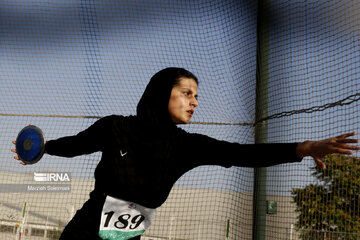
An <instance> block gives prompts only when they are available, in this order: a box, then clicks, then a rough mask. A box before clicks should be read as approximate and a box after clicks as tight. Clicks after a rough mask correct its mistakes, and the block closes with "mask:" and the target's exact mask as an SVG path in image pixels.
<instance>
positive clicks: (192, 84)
mask: <svg viewBox="0 0 360 240" xmlns="http://www.w3.org/2000/svg"><path fill="white" fill-rule="evenodd" d="M176 87H179V88H188V89H190V90H192V91H197V87H198V85H197V83H196V81H195V80H194V79H192V78H180V79H179V83H178V84H177V85H176Z"/></svg>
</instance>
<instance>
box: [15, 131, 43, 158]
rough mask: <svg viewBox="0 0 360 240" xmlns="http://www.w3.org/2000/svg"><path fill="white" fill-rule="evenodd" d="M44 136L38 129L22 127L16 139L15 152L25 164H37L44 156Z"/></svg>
mask: <svg viewBox="0 0 360 240" xmlns="http://www.w3.org/2000/svg"><path fill="white" fill-rule="evenodd" d="M44 151H45V144H44V136H43V133H42V131H41V129H40V128H38V127H36V126H33V125H29V126H27V127H24V128H23V129H22V130H21V131H20V132H19V135H18V136H17V138H16V152H17V154H18V156H19V158H20V159H21V160H22V161H23V162H25V163H26V164H34V163H37V162H38V161H39V160H40V159H41V157H42V156H43V155H44Z"/></svg>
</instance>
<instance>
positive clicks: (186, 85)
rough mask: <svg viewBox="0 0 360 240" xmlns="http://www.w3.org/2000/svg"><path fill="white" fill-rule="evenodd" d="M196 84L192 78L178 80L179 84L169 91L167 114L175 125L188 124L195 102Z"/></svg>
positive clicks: (196, 102) (196, 103)
mask: <svg viewBox="0 0 360 240" xmlns="http://www.w3.org/2000/svg"><path fill="white" fill-rule="evenodd" d="M197 87H198V85H197V83H196V82H195V80H194V79H192V78H180V80H179V84H177V85H175V86H174V87H173V88H172V90H171V95H170V99H169V106H168V109H169V114H170V117H171V119H172V121H173V122H174V123H175V124H183V123H189V122H190V119H191V117H192V115H193V114H194V109H195V108H196V106H197V105H199V103H198V101H197Z"/></svg>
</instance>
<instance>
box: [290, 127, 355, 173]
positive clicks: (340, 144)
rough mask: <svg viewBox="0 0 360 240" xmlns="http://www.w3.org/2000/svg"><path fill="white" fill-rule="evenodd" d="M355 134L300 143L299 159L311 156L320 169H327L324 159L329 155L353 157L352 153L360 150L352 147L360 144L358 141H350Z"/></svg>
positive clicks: (297, 150) (297, 152)
mask: <svg viewBox="0 0 360 240" xmlns="http://www.w3.org/2000/svg"><path fill="white" fill-rule="evenodd" d="M355 134H356V133H355V132H352V133H345V134H342V135H340V136H337V137H332V138H328V139H324V140H320V141H305V142H302V143H299V144H298V146H297V148H296V154H297V156H298V157H299V158H303V157H306V156H311V157H313V158H314V160H315V163H316V165H317V166H318V167H320V168H322V169H326V165H325V163H324V162H323V161H322V160H323V158H324V157H325V156H326V155H328V154H333V153H338V154H345V155H353V154H354V153H353V152H352V151H357V150H360V147H358V146H354V145H350V144H353V143H359V140H358V139H349V138H348V137H352V136H355Z"/></svg>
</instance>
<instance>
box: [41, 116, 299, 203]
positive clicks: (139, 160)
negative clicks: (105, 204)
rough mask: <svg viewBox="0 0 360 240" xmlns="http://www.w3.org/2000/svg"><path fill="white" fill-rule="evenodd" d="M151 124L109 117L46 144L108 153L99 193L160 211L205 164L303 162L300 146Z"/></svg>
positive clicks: (57, 149) (57, 150)
mask: <svg viewBox="0 0 360 240" xmlns="http://www.w3.org/2000/svg"><path fill="white" fill-rule="evenodd" d="M156 126H158V125H151V124H148V123H145V122H144V121H142V120H141V119H140V118H138V117H136V116H128V117H124V116H116V115H112V116H107V117H104V118H101V119H100V120H98V121H97V122H95V123H94V124H93V125H92V126H90V127H89V128H88V129H86V130H84V131H82V132H80V133H79V134H77V135H75V136H69V137H63V138H59V139H57V140H51V141H48V142H47V143H46V152H47V153H48V154H50V155H57V156H63V157H74V156H78V155H83V154H90V153H93V152H98V151H101V152H102V157H101V160H100V162H99V164H98V166H97V167H96V170H95V192H99V193H103V194H106V195H110V196H113V197H117V198H120V199H123V200H127V201H132V202H136V203H138V204H141V205H143V206H146V207H149V208H157V207H159V206H160V205H161V204H162V203H163V202H164V201H165V200H166V198H167V196H168V194H169V192H170V190H171V188H172V186H173V185H174V183H175V182H176V181H177V180H178V179H179V178H180V177H181V176H182V175H183V174H184V173H186V172H187V171H189V170H191V169H193V168H195V167H197V166H201V165H219V166H223V167H231V166H239V167H267V166H272V165H276V164H281V163H290V162H299V161H301V159H299V158H297V156H296V146H297V143H283V144H249V145H247V144H238V143H230V142H226V141H220V140H216V139H214V138H211V137H208V136H205V135H201V134H195V133H188V132H186V131H184V130H182V129H180V128H178V127H176V126H175V125H174V126H165V127H164V126H161V127H160V126H159V127H156Z"/></svg>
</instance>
